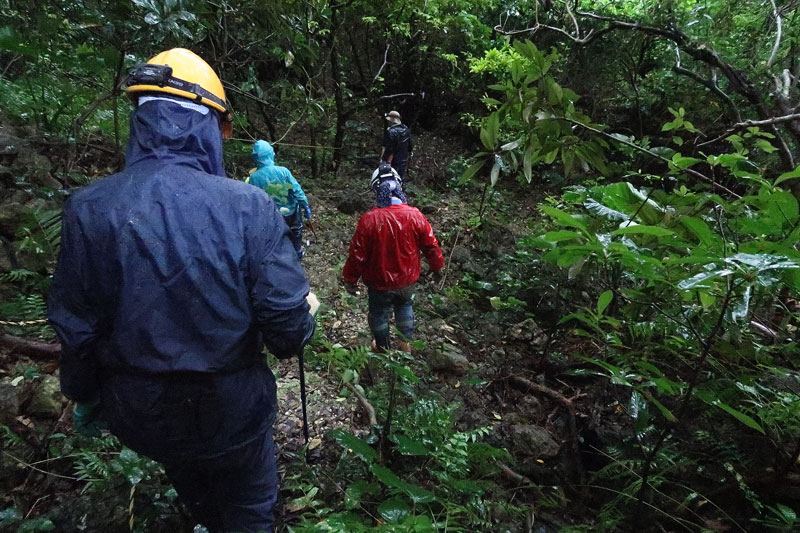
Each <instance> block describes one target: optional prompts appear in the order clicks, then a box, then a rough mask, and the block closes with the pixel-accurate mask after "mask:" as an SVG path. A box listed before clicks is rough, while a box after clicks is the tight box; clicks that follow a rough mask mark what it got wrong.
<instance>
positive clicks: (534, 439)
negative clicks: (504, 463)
mask: <svg viewBox="0 0 800 533" xmlns="http://www.w3.org/2000/svg"><path fill="white" fill-rule="evenodd" d="M511 437H512V439H513V442H512V447H513V448H514V451H515V454H514V455H517V454H518V455H523V456H529V457H535V458H548V457H555V456H556V455H558V450H559V448H560V446H559V444H558V443H557V442H556V441H555V440H554V439H553V437H551V436H550V433H548V432H547V430H546V429H544V428H543V427H539V426H532V425H519V426H512V428H511Z"/></svg>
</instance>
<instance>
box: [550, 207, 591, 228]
mask: <svg viewBox="0 0 800 533" xmlns="http://www.w3.org/2000/svg"><path fill="white" fill-rule="evenodd" d="M541 210H542V212H543V213H545V214H546V215H549V216H550V217H551V218H552V219H553V220H555V221H556V222H558V223H559V224H561V225H562V226H568V227H571V228H577V229H579V230H583V231H586V224H584V223H583V222H581V221H580V220H578V219H577V218H575V217H573V216H572V215H570V214H569V213H566V212H564V211H562V210H560V209H556V208H555V207H550V206H549V205H545V206H542V207H541Z"/></svg>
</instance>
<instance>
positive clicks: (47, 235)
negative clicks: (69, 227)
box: [17, 209, 61, 259]
mask: <svg viewBox="0 0 800 533" xmlns="http://www.w3.org/2000/svg"><path fill="white" fill-rule="evenodd" d="M17 238H18V240H19V243H18V244H17V247H18V249H19V250H21V251H27V252H31V253H34V254H36V255H47V256H48V257H50V258H52V259H55V257H56V254H57V253H58V248H59V246H61V211H60V210H56V209H40V210H31V211H29V212H28V214H27V217H26V219H25V221H24V223H23V224H22V226H21V227H20V228H19V229H18V230H17Z"/></svg>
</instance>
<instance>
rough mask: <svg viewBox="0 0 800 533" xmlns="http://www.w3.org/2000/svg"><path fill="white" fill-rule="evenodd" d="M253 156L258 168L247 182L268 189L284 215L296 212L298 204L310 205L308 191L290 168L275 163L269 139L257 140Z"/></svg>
mask: <svg viewBox="0 0 800 533" xmlns="http://www.w3.org/2000/svg"><path fill="white" fill-rule="evenodd" d="M252 156H253V161H254V162H255V164H256V165H257V166H258V169H257V170H256V171H255V172H253V173H252V174H251V175H250V177H249V178H247V180H246V181H247V183H249V184H250V185H254V186H256V187H258V188H259V189H263V190H264V191H266V192H267V194H269V195H270V196H271V197H272V200H273V202H275V205H276V206H277V207H278V210H279V211H280V212H281V214H282V215H283V216H289V215H292V214H294V213H296V212H297V208H298V206H299V207H300V208H301V209H304V208H305V206H307V205H308V198H306V193H304V192H303V188H302V187H300V184H299V183H297V180H296V179H294V176H292V173H291V172H290V171H289V169H288V168H286V167H282V166H279V165H276V164H275V150H273V149H272V145H270V144H269V143H268V142H267V141H263V140H260V141H256V143H255V144H254V145H253V154H252Z"/></svg>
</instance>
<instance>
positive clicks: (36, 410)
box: [28, 374, 66, 418]
mask: <svg viewBox="0 0 800 533" xmlns="http://www.w3.org/2000/svg"><path fill="white" fill-rule="evenodd" d="M65 404H66V398H65V397H64V395H63V394H61V386H60V384H59V381H58V378H57V377H55V376H51V375H50V374H44V375H42V376H41V377H40V378H39V380H38V383H37V384H36V388H35V389H34V390H33V397H32V398H31V403H30V405H29V406H28V413H29V414H30V415H32V416H37V417H42V418H58V417H60V416H61V411H62V410H63V409H64V405H65Z"/></svg>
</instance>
